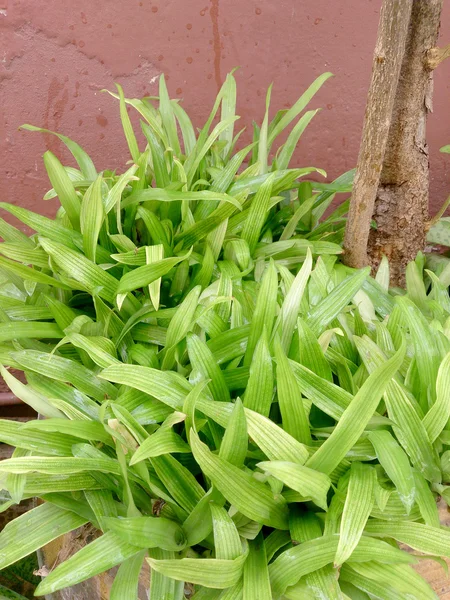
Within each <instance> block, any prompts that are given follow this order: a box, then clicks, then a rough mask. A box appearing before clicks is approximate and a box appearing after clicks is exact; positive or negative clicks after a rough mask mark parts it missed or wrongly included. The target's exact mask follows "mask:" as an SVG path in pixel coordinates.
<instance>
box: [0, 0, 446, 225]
mask: <svg viewBox="0 0 450 600" xmlns="http://www.w3.org/2000/svg"><path fill="white" fill-rule="evenodd" d="M416 1H422V0H416ZM380 4H381V0H278V1H277V0H152V1H150V0H141V1H139V0H0V40H1V45H0V103H1V108H2V111H3V118H2V119H1V120H0V143H1V163H0V173H1V175H0V182H1V199H2V200H8V201H13V202H16V203H18V204H21V205H23V206H27V207H31V208H33V209H34V210H36V211H39V212H44V213H46V214H52V213H53V212H54V210H55V206H56V204H55V202H54V201H50V202H47V203H45V202H43V201H42V196H43V194H44V193H45V191H46V190H47V188H48V182H47V179H46V175H45V171H44V168H43V165H42V161H41V155H42V154H43V152H44V151H45V149H46V148H50V149H51V150H52V151H54V152H56V153H58V154H59V155H60V156H62V157H63V158H65V159H67V155H66V154H65V152H64V150H63V147H62V144H61V142H59V141H58V140H57V139H52V138H51V137H50V136H45V137H44V136H42V135H41V134H37V133H28V132H19V131H18V129H17V128H18V126H19V125H21V124H22V123H25V122H28V123H32V124H35V125H40V126H43V127H46V128H49V129H52V130H57V131H59V132H63V133H65V134H67V135H69V136H70V137H73V138H74V139H75V140H77V141H78V142H79V143H81V145H82V146H83V147H84V148H85V149H86V150H87V151H88V152H89V153H90V154H91V155H92V157H93V158H94V161H95V163H96V165H97V168H98V169H105V168H112V169H114V168H118V169H119V170H120V169H122V168H123V166H124V164H125V162H126V160H127V158H128V157H127V151H126V146H125V142H124V139H123V135H122V132H121V129H120V120H119V114H118V106H117V103H116V101H115V100H113V99H112V98H110V97H109V96H108V95H106V94H102V93H101V92H100V90H101V89H102V88H105V87H106V88H108V89H113V82H114V81H117V82H119V83H121V84H122V85H123V86H124V89H125V93H126V95H128V96H138V97H139V96H141V95H145V94H156V93H157V83H156V79H157V77H158V75H159V74H160V73H162V72H164V73H165V74H166V77H167V79H168V86H169V89H170V92H171V94H173V95H174V96H179V97H181V98H182V99H183V102H184V106H185V107H186V108H187V109H188V111H189V113H190V114H192V115H193V117H194V120H195V122H196V123H197V124H201V123H202V122H203V120H204V119H205V117H206V115H207V114H208V111H209V107H210V106H211V103H212V101H213V98H214V96H215V94H216V93H217V89H218V87H219V85H220V82H221V81H222V80H223V78H224V76H225V74H226V73H227V71H229V70H230V69H231V68H232V67H234V66H237V65H240V66H241V69H240V70H239V71H238V72H237V80H238V86H239V87H238V90H239V106H238V112H239V114H240V115H241V117H242V118H241V123H243V124H247V125H249V124H251V120H252V119H256V120H258V121H260V120H261V118H262V113H263V110H264V96H265V90H266V88H267V86H268V84H269V83H270V82H271V81H273V82H274V91H273V95H272V98H273V108H274V109H276V108H281V107H287V106H290V104H291V103H292V102H293V101H295V99H296V98H297V97H298V95H299V94H300V93H301V91H302V90H304V89H305V87H306V86H308V85H309V83H310V82H311V81H312V80H313V79H314V78H315V77H316V76H317V75H319V74H320V73H322V72H323V71H327V70H329V71H332V72H333V73H334V74H335V75H336V77H334V78H333V79H331V80H329V81H328V82H327V83H326V85H325V87H324V88H323V89H322V90H321V92H320V93H319V94H318V96H317V97H316V98H315V99H314V101H313V103H312V106H313V107H318V106H322V107H323V109H324V110H323V111H322V112H321V113H320V114H319V115H318V116H317V117H316V120H315V121H313V123H312V124H311V125H310V127H309V129H308V131H307V133H306V134H305V135H304V137H303V138H302V142H301V147H300V149H299V150H298V152H297V156H296V158H297V162H298V164H299V165H302V166H310V165H314V166H319V167H323V168H325V169H326V170H327V171H328V173H329V176H330V177H334V176H336V175H338V174H339V173H341V172H343V171H345V170H347V169H349V168H351V167H352V166H354V164H355V161H356V156H357V152H358V145H359V139H360V132H361V125H362V118H363V113H364V103H365V95H366V91H367V88H368V84H369V80H370V66H371V57H372V52H373V47H374V43H375V37H376V29H377V22H378V13H379V8H380ZM445 5H446V6H445V8H444V14H443V18H442V36H441V37H442V38H443V40H444V41H442V42H441V43H442V44H443V43H447V42H449V41H450V3H449V2H445ZM449 75H450V60H449V61H447V64H445V63H444V64H443V65H441V66H440V67H439V69H438V71H437V73H436V77H435V111H434V114H433V115H432V116H431V118H430V120H429V144H430V147H431V168H432V205H433V207H434V208H436V207H437V206H439V204H440V203H442V202H443V200H444V198H445V197H446V195H447V194H448V193H449V192H450V177H449V174H450V168H449V165H450V157H449V156H448V155H442V154H439V152H438V149H439V147H440V146H442V145H444V144H448V143H450V112H449V88H450V81H449Z"/></svg>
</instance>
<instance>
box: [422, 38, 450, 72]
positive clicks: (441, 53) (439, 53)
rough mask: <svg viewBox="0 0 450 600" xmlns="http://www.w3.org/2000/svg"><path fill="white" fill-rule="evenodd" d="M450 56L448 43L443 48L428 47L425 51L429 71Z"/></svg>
mask: <svg viewBox="0 0 450 600" xmlns="http://www.w3.org/2000/svg"><path fill="white" fill-rule="evenodd" d="M449 57H450V44H448V45H447V46H444V48H430V49H429V50H428V52H427V58H426V64H427V67H428V68H429V69H430V71H433V69H435V68H436V67H438V66H439V65H440V64H441V62H442V61H443V60H445V59H446V58H449Z"/></svg>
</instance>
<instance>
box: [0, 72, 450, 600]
mask: <svg viewBox="0 0 450 600" xmlns="http://www.w3.org/2000/svg"><path fill="white" fill-rule="evenodd" d="M327 77H328V74H325V75H324V76H322V77H320V78H319V79H318V80H317V81H316V82H315V83H314V84H313V85H312V86H311V87H310V88H309V90H308V91H307V92H305V94H304V95H303V96H302V97H301V99H300V100H299V101H298V102H297V103H296V104H295V105H294V106H293V107H292V109H289V110H288V111H281V112H278V113H277V115H276V116H275V117H274V119H273V120H272V121H271V122H270V123H269V117H268V108H269V99H270V90H269V93H268V101H267V110H266V114H265V116H264V119H263V122H262V125H261V128H258V127H256V126H255V128H254V141H253V142H252V144H251V145H249V146H247V147H246V148H245V149H244V150H240V151H235V150H234V148H235V143H236V137H237V136H234V131H233V123H234V119H235V117H234V106H235V82H234V78H233V76H232V75H229V76H228V77H227V80H226V82H225V84H224V87H223V88H222V90H221V92H220V93H219V96H218V99H217V101H216V104H215V106H214V109H213V111H212V113H211V116H210V118H209V119H208V121H207V124H206V125H205V126H204V127H203V128H202V129H201V130H200V132H199V134H198V136H196V135H195V132H194V129H193V127H192V125H191V124H190V121H189V119H188V117H187V115H186V114H185V113H184V111H183V110H182V108H181V107H180V105H179V104H178V103H177V102H176V101H172V100H169V97H168V94H167V90H166V87H165V83H164V78H161V80H160V94H159V106H158V108H156V107H155V106H154V104H153V103H152V102H151V101H150V100H149V99H144V100H142V101H141V100H126V99H125V98H124V97H123V93H122V90H121V89H120V88H119V94H118V97H119V100H120V108H121V116H122V122H123V126H124V130H125V135H126V138H127V141H128V144H129V147H130V153H131V156H132V158H133V161H134V164H133V165H132V166H131V167H129V168H128V170H127V171H126V172H125V173H124V174H122V175H116V174H115V173H114V172H104V173H102V174H97V173H96V172H95V168H94V166H93V164H92V161H91V160H90V158H89V157H88V156H87V155H86V154H85V153H84V152H83V150H82V149H81V148H80V147H79V146H78V145H76V144H74V142H72V141H71V140H68V139H67V138H65V137H62V136H60V137H61V139H62V140H63V141H64V142H65V143H66V145H67V146H68V147H69V149H70V150H71V152H72V153H73V154H74V157H75V159H76V161H77V163H78V165H79V170H75V169H73V168H70V167H62V165H61V164H60V163H59V161H58V160H57V159H56V157H54V156H53V155H52V154H51V153H46V155H45V156H44V161H45V164H46V167H47V170H48V174H49V178H50V181H51V183H52V185H53V189H52V190H50V192H49V193H48V194H47V195H46V197H54V196H55V195H57V196H58V198H59V200H60V201H61V205H62V208H61V209H60V211H59V212H58V215H57V218H56V219H55V220H49V219H46V218H44V217H41V216H39V215H36V214H34V213H31V212H30V211H27V210H25V209H22V208H19V207H17V206H13V205H8V204H4V203H3V204H1V207H2V208H4V209H5V210H7V211H8V212H10V213H11V214H13V215H14V216H15V217H17V218H19V219H20V220H21V221H22V223H24V224H25V225H27V226H28V227H31V228H32V229H34V231H36V232H37V233H36V235H34V236H31V237H30V238H28V237H26V236H25V235H24V234H23V233H21V232H20V231H19V230H18V229H16V228H14V227H13V226H11V225H9V224H7V223H6V222H5V221H2V222H0V233H1V235H2V237H3V238H4V240H5V242H4V243H3V244H1V245H0V252H1V253H2V254H3V256H4V258H0V270H1V271H0V273H1V276H2V280H1V286H0V307H1V312H0V314H1V317H2V322H1V323H0V341H1V346H0V361H1V363H3V364H4V365H9V366H12V367H15V368H18V369H22V370H24V371H25V373H26V376H27V382H28V383H27V385H24V384H22V383H21V382H20V381H18V380H17V379H16V378H15V377H14V376H13V375H12V374H11V373H10V372H9V371H8V370H7V369H5V368H4V367H2V368H1V372H2V375H3V377H4V378H5V380H6V381H7V383H8V385H9V386H10V388H11V390H12V391H13V392H14V393H15V394H16V395H17V396H19V397H20V398H22V399H23V400H24V401H25V402H27V403H28V404H30V405H31V406H33V407H34V408H35V409H36V410H37V411H38V412H39V413H40V414H41V415H43V416H45V417H46V419H43V420H36V421H32V422H29V423H26V424H21V423H15V422H12V421H6V420H0V440H1V441H3V442H6V443H9V444H11V445H13V446H15V447H16V450H15V453H14V456H13V458H11V459H9V460H6V461H2V462H1V463H0V481H1V483H2V487H4V489H5V490H6V492H5V493H4V495H5V498H4V503H3V508H6V507H8V506H10V505H11V504H13V503H16V502H19V501H20V500H21V499H23V498H28V497H34V496H38V497H39V498H42V499H43V500H44V501H45V503H44V504H43V505H40V506H38V507H37V508H36V509H34V510H33V511H30V512H29V513H27V514H26V515H24V516H23V517H20V518H19V519H16V520H15V521H13V522H12V523H10V524H9V525H8V526H7V527H6V528H5V530H4V531H3V532H2V533H1V534H0V568H2V567H4V566H6V565H8V564H11V563H13V562H14V561H16V560H18V559H20V558H21V557H23V556H26V555H28V554H30V553H31V552H33V551H35V550H36V549H38V548H40V547H42V546H43V545H45V544H47V543H48V542H50V541H51V540H53V539H55V538H56V537H58V536H59V535H61V534H63V533H66V532H69V531H71V530H73V529H76V528H78V527H80V526H82V525H83V524H85V523H90V524H92V525H93V526H94V527H96V528H98V529H99V530H100V531H101V532H102V535H101V536H100V537H98V539H96V540H95V541H93V542H92V543H90V544H89V545H87V546H86V547H85V548H83V549H82V550H80V551H79V552H78V553H77V554H76V555H74V556H73V557H71V558H70V559H68V560H67V561H65V562H63V563H62V564H60V565H59V566H58V567H57V568H56V569H55V570H54V571H53V572H52V573H51V574H50V575H49V576H47V577H46V578H45V579H44V580H43V582H42V583H41V584H40V585H39V587H38V590H37V593H38V594H41V595H42V594H48V593H52V592H54V591H56V590H58V589H61V588H64V587H68V586H71V585H74V584H76V583H78V582H80V581H83V580H84V579H86V578H88V577H92V576H94V575H96V574H98V573H100V572H102V571H104V570H106V569H108V568H110V567H113V566H115V565H119V564H120V565H121V566H120V569H119V571H118V573H117V576H116V578H115V581H114V586H113V589H112V590H111V596H110V597H111V599H112V600H127V599H128V598H129V599H130V600H131V599H133V600H134V599H135V598H136V589H137V581H138V576H139V571H140V569H141V565H142V563H143V561H144V560H145V558H146V557H147V560H148V561H149V562H150V564H151V567H152V576H151V584H150V598H151V599H152V600H161V599H163V598H164V599H167V600H182V599H183V598H184V597H186V598H195V600H202V598H204V599H206V598H207V599H208V600H213V599H214V598H220V600H226V599H229V600H237V599H239V598H244V599H245V600H252V599H255V600H256V599H257V600H265V599H268V600H269V599H270V598H284V599H291V600H295V599H297V598H324V597H326V598H344V597H346V598H367V597H380V598H401V597H405V598H406V597H408V598H417V599H419V598H420V600H423V599H426V598H435V597H436V596H435V594H434V593H433V592H432V590H431V589H430V588H429V586H428V585H427V584H426V583H425V582H424V581H423V580H422V579H421V578H420V577H419V576H418V575H417V574H416V573H415V572H414V570H413V569H412V568H411V565H412V564H414V563H415V562H417V560H418V558H417V557H416V556H415V555H413V554H408V553H406V552H404V551H402V550H400V549H399V548H398V547H396V546H395V545H392V543H391V540H392V539H394V540H397V541H399V542H404V543H407V544H408V545H410V546H411V547H413V548H414V549H415V550H418V551H419V552H424V553H427V554H431V555H444V556H449V555H450V551H449V548H450V544H449V542H450V533H449V531H448V529H446V528H440V527H439V516H438V512H437V508H436V502H435V495H436V494H437V493H439V494H442V495H443V496H444V497H445V496H446V493H447V488H446V487H445V485H443V483H442V481H444V482H445V481H446V480H448V477H449V471H450V464H449V458H448V457H449V452H448V451H446V450H445V449H446V445H447V444H448V443H450V435H449V431H448V430H447V422H448V419H449V416H450V402H449V393H448V390H449V389H450V388H449V381H448V379H449V377H450V367H449V362H450V355H449V354H448V353H449V351H450V341H449V335H450V328H449V322H448V317H449V315H450V307H449V306H448V305H449V300H448V295H446V296H445V294H444V291H445V290H444V291H443V289H442V285H440V283H439V280H438V279H437V278H433V281H432V288H431V291H430V292H429V293H427V291H426V290H425V287H424V284H423V264H422V262H421V261H420V258H419V259H418V261H417V262H416V263H412V264H411V265H410V266H409V267H408V273H407V281H408V288H407V293H406V294H403V295H400V296H399V298H397V299H396V298H394V296H393V295H392V294H390V293H389V291H388V289H387V286H388V282H389V273H388V266H387V264H386V263H385V262H383V263H382V265H381V267H380V271H379V272H378V274H377V277H376V279H372V278H371V277H370V276H369V273H368V270H367V269H363V270H360V271H354V270H352V269H348V268H346V267H344V266H343V265H340V264H339V263H338V262H337V257H338V256H339V253H340V252H341V249H340V246H339V245H338V244H337V243H336V242H339V241H341V238H342V218H343V215H344V214H345V210H346V207H345V205H344V207H343V208H338V209H337V211H335V212H334V213H333V214H332V215H331V216H330V217H328V219H326V220H324V221H321V222H320V223H319V219H320V218H321V216H322V215H323V212H324V209H325V207H327V206H328V204H329V203H330V201H331V199H332V197H333V194H334V193H335V192H339V191H345V190H348V186H349V185H350V183H351V176H352V173H349V174H346V175H345V176H343V177H342V178H340V179H339V180H337V182H334V183H333V184H317V183H313V182H309V183H308V182H304V183H298V179H299V177H301V176H304V175H307V174H309V173H311V172H312V171H314V170H315V169H312V168H309V169H289V168H288V165H289V160H290V157H291V155H292V152H293V150H294V148H295V146H296V143H297V141H298V138H299V136H300V134H301V132H302V131H303V129H304V127H305V126H306V124H307V122H309V121H310V120H311V118H312V116H314V114H313V113H314V112H315V111H313V112H310V113H305V115H304V116H302V117H300V118H299V120H298V122H297V124H296V125H294V127H293V129H292V131H291V133H290V134H289V136H288V139H287V142H286V144H285V145H284V146H283V147H281V148H280V149H279V150H278V152H277V153H276V155H275V158H273V159H272V160H271V159H270V157H271V156H273V152H271V150H272V147H273V143H274V141H275V139H276V138H277V136H278V135H279V134H280V133H281V132H282V131H283V130H284V129H285V128H286V127H287V126H288V125H289V124H290V123H291V122H292V121H293V119H295V118H296V117H297V116H298V115H299V114H300V112H301V111H302V110H303V109H304V108H305V106H306V104H307V102H308V101H309V100H310V99H311V97H312V96H313V94H314V93H315V91H317V90H318V89H319V87H320V86H321V84H322V83H323V82H324V81H325V80H326V79H327ZM127 103H128V104H131V105H132V106H133V107H135V108H136V109H137V110H138V111H139V112H140V113H141V115H142V116H143V118H144V122H143V124H142V128H143V132H144V135H145V137H146V141H147V145H146V148H145V150H144V151H143V152H141V151H140V150H139V147H138V142H137V141H136V138H135V136H134V133H133V131H132V129H131V124H130V121H129V118H128V114H127V110H126V104H127ZM219 109H220V111H221V117H220V121H219V123H218V124H217V125H215V126H214V127H213V122H214V119H215V117H216V115H217V114H218V111H219ZM27 127H28V128H30V126H27ZM212 127H213V129H212V132H211V133H210V129H211V128H212ZM179 131H180V132H181V139H180V138H179ZM238 135H239V134H238ZM233 136H234V137H233ZM247 155H250V160H249V163H248V165H247V166H246V167H245V168H244V167H243V166H242V163H243V161H244V159H245V157H246V156H247ZM155 186H156V187H155ZM314 192H317V193H314ZM439 455H441V456H439ZM443 477H444V479H443ZM333 564H334V565H336V566H339V567H340V568H339V569H338V568H333Z"/></svg>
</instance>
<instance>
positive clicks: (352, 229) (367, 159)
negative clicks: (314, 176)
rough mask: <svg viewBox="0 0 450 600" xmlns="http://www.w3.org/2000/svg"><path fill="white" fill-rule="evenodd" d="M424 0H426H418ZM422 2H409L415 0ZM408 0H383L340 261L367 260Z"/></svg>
mask: <svg viewBox="0 0 450 600" xmlns="http://www.w3.org/2000/svg"><path fill="white" fill-rule="evenodd" d="M424 1H426V0H424ZM420 2H422V0H419V2H415V4H418V3H420ZM412 5H413V0H384V2H383V4H382V7H381V12H380V23H379V26H378V37H377V43H376V47H375V52H374V57H373V63H372V80H371V83H370V88H369V94H368V98H367V105H366V114H365V118H364V126H363V135H362V141H361V147H360V151H359V156H358V163H357V168H356V174H355V181H354V186H353V195H352V200H351V203H350V210H349V217H348V222H347V229H346V233H345V242H344V248H345V254H344V261H345V263H346V264H347V265H349V266H351V267H363V266H365V265H367V264H368V262H369V261H368V256H367V241H368V238H369V230H370V221H371V218H372V215H373V211H374V204H375V198H376V194H377V189H378V184H379V181H380V174H381V170H382V166H383V160H384V154H385V149H386V144H387V140H388V134H389V127H390V123H391V117H392V112H393V107H394V101H395V93H396V88H397V83H398V79H399V75H400V69H401V66H402V60H403V55H404V52H405V47H406V40H407V36H408V25H409V21H410V16H411V10H412Z"/></svg>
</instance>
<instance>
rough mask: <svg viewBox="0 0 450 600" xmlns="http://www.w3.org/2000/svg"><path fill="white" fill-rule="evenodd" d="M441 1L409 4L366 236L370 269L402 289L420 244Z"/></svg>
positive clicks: (424, 227) (425, 217)
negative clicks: (382, 264) (386, 267)
mask: <svg viewBox="0 0 450 600" xmlns="http://www.w3.org/2000/svg"><path fill="white" fill-rule="evenodd" d="M442 4H443V0H420V1H415V2H413V8H412V13H411V19H410V24H409V29H408V38H407V43H406V50H405V54H404V58H403V64H402V68H401V72H400V78H399V83H398V86H397V92H396V97H395V103H394V109H393V114H392V120H391V127H390V129H389V137H388V141H387V146H386V152H385V157H384V163H383V170H382V172H381V179H380V185H379V188H378V192H377V197H376V201H375V210H374V213H373V218H374V220H375V222H376V223H377V229H372V230H371V231H370V235H369V244H368V254H369V256H370V260H371V263H372V265H373V266H377V265H378V263H379V261H380V259H381V257H382V255H385V256H387V258H388V259H389V262H390V264H391V284H392V285H403V283H404V272H405V267H406V265H407V263H408V262H409V261H411V260H413V259H414V258H415V257H416V255H417V253H418V252H419V251H420V250H423V248H424V246H425V238H426V230H427V221H428V198H429V163H428V146H427V143H426V135H425V134H426V119H427V114H428V112H429V111H430V110H431V98H432V83H433V80H432V73H431V65H430V64H429V57H430V49H431V48H433V47H434V46H435V45H436V41H437V37H438V33H439V22H440V14H441V10H442Z"/></svg>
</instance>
